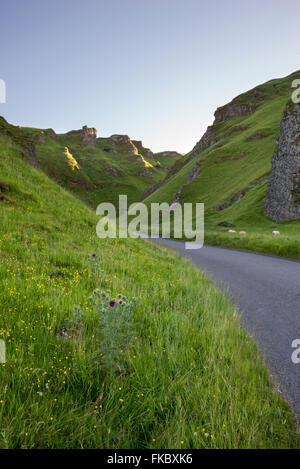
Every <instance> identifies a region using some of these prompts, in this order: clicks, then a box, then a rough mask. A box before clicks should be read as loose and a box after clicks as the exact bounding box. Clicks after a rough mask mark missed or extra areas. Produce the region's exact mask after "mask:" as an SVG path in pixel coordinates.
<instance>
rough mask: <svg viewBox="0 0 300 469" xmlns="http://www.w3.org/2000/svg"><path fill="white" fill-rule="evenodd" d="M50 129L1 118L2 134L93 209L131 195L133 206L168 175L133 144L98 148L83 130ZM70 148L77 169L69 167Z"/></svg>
mask: <svg viewBox="0 0 300 469" xmlns="http://www.w3.org/2000/svg"><path fill="white" fill-rule="evenodd" d="M48 130H49V129H48ZM48 130H41V129H33V128H24V127H22V128H21V127H17V126H13V125H10V124H8V123H7V122H6V121H5V120H4V119H3V118H0V132H2V133H5V134H8V135H10V136H11V137H13V138H14V140H15V142H16V143H18V144H20V145H21V146H22V147H23V149H24V148H25V149H26V148H27V149H28V150H27V156H28V158H29V160H31V162H32V163H33V164H35V165H36V167H38V168H40V169H42V170H43V171H44V172H45V173H46V174H48V175H49V176H50V177H51V178H52V179H54V180H55V181H56V182H58V183H59V184H60V185H62V186H63V187H65V188H66V189H68V190H70V191H72V192H74V193H75V194H76V195H78V196H79V197H80V198H81V199H82V200H83V201H85V202H86V203H88V204H89V205H90V206H91V207H93V208H96V206H97V205H98V204H99V203H101V202H104V201H105V202H112V203H115V204H117V201H118V194H127V196H128V201H129V203H132V202H136V201H138V200H139V198H140V196H141V194H142V193H143V191H144V190H145V188H146V187H147V186H149V185H151V184H153V183H155V182H157V181H158V180H160V179H162V178H163V177H164V175H165V172H166V169H164V168H159V167H156V165H155V163H156V162H155V160H154V159H151V158H147V157H144V156H143V155H142V154H139V153H138V149H137V148H135V147H134V145H132V146H131V144H130V143H128V144H127V143H115V142H113V141H112V140H111V139H110V138H107V139H105V138H98V139H97V143H96V146H95V147H94V146H92V145H86V144H85V143H84V142H83V139H82V135H81V134H80V131H72V132H68V133H67V134H63V135H56V134H54V133H53V134H52V133H50V132H48ZM52 132H53V131H52ZM66 148H67V149H68V153H69V154H70V155H72V157H73V158H74V159H75V162H77V164H78V166H77V167H76V166H75V167H74V168H72V166H71V165H70V164H69V161H68V159H67V157H66V151H65V149H66ZM133 150H135V151H136V153H132V151H133ZM142 150H143V147H142ZM145 150H146V151H147V152H148V151H149V150H148V149H145ZM25 152H26V151H25ZM146 154H147V153H146Z"/></svg>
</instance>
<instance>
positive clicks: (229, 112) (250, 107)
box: [192, 87, 266, 156]
mask: <svg viewBox="0 0 300 469" xmlns="http://www.w3.org/2000/svg"><path fill="white" fill-rule="evenodd" d="M264 99H266V97H265V94H264V91H263V90H262V89H261V88H260V87H258V88H254V89H253V90H251V91H248V92H247V93H244V94H242V95H240V96H237V97H236V98H234V99H233V100H232V101H231V102H230V103H228V104H225V106H221V107H218V108H217V110H216V111H215V113H214V117H215V119H214V122H213V125H210V126H208V127H207V130H206V132H205V133H204V135H203V136H202V138H201V139H200V140H199V142H198V143H197V144H196V145H195V147H194V148H193V152H192V155H193V156H196V155H197V154H198V153H200V152H201V151H203V150H205V149H206V148H208V147H210V146H212V145H214V144H215V143H217V142H219V141H220V140H223V139H224V138H226V137H228V136H229V135H230V133H231V132H232V131H234V128H233V129H232V130H231V131H227V132H226V133H223V134H221V135H220V134H219V135H218V136H217V132H216V131H217V130H218V124H221V123H222V122H225V121H226V120H228V119H231V118H234V117H243V116H248V115H250V114H252V113H253V112H254V111H255V110H256V109H257V108H258V107H259V106H260V104H261V103H262V102H263V100H264ZM238 129H239V127H236V130H238Z"/></svg>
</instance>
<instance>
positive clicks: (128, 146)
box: [108, 134, 139, 155]
mask: <svg viewBox="0 0 300 469" xmlns="http://www.w3.org/2000/svg"><path fill="white" fill-rule="evenodd" d="M108 140H110V141H111V142H112V143H113V144H115V145H124V147H125V148H124V149H125V151H126V153H133V154H134V155H138V153H139V152H138V149H137V148H136V146H135V145H134V144H133V142H132V140H131V139H130V137H129V136H128V135H119V134H115V135H111V136H110V137H109V139H108Z"/></svg>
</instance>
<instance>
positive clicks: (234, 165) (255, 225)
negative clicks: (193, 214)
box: [146, 72, 300, 258]
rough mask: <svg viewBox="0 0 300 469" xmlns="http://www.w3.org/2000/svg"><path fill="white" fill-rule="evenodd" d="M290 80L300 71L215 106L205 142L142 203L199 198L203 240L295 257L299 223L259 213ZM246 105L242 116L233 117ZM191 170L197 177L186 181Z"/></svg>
mask: <svg viewBox="0 0 300 469" xmlns="http://www.w3.org/2000/svg"><path fill="white" fill-rule="evenodd" d="M295 78H300V72H296V73H294V74H293V75H290V76H288V77H286V78H283V79H278V80H272V81H270V82H267V83H265V84H263V85H261V86H258V87H257V88H255V89H253V90H251V91H249V92H247V93H245V94H243V95H241V96H239V97H237V98H235V99H234V100H233V101H232V102H231V103H229V104H228V105H226V106H224V107H223V108H220V110H218V111H219V112H218V111H217V113H216V116H217V118H216V120H215V123H214V125H213V126H212V127H211V128H210V130H209V132H208V133H207V134H206V136H208V137H209V138H208V143H206V145H204V141H203V140H204V139H202V141H200V142H198V144H197V145H196V146H195V148H194V149H193V150H192V152H190V153H189V154H187V155H186V156H185V157H184V159H182V160H181V161H180V162H179V166H178V164H177V166H176V165H174V166H173V167H172V168H171V169H170V171H169V173H168V174H167V177H166V179H165V183H164V184H163V185H162V186H161V187H160V188H158V190H156V191H155V192H154V193H153V194H151V195H150V196H149V197H148V198H147V199H146V202H147V203H151V202H165V201H166V202H170V201H171V200H172V198H173V197H174V195H175V194H176V193H177V198H178V200H180V201H181V202H204V203H205V211H206V230H205V234H206V242H208V243H212V244H224V245H226V246H232V247H240V248H247V249H255V250H260V251H263V252H269V253H273V254H279V255H288V256H291V257H299V258H300V246H299V243H297V238H298V239H299V234H300V221H293V222H286V223H280V224H276V223H274V221H272V220H270V219H268V218H267V217H266V216H265V215H264V213H263V205H264V200H265V196H266V190H267V181H268V176H269V173H270V169H271V157H272V154H273V151H274V146H275V141H276V139H277V138H278V133H279V124H280V120H281V117H282V113H283V110H284V108H285V106H286V103H287V101H288V100H289V99H290V96H291V91H292V88H291V83H292V81H293V79H295ZM247 106H248V111H249V112H248V113H247V115H238V114H239V112H237V111H239V110H240V109H243V107H246V108H247ZM231 109H234V112H235V113H236V115H235V116H232V115H230V112H229V111H230V110H231ZM234 112H231V114H232V113H234ZM193 169H196V177H194V178H192V179H191V180H190V182H188V183H187V181H188V178H189V175H190V174H191V172H192V171H193ZM222 222H233V223H234V229H235V230H236V231H240V230H243V231H247V235H244V236H243V238H242V239H241V237H240V236H234V235H229V234H226V233H225V232H226V231H228V228H227V229H226V227H222V226H220V225H219V224H220V223H222ZM274 229H279V230H280V231H281V232H282V237H281V238H280V240H278V239H276V240H275V239H274V237H272V231H273V230H274Z"/></svg>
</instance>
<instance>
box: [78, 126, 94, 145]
mask: <svg viewBox="0 0 300 469" xmlns="http://www.w3.org/2000/svg"><path fill="white" fill-rule="evenodd" d="M80 133H81V135H82V140H83V143H85V144H86V145H92V146H94V147H95V146H96V140H97V129H95V128H94V127H90V128H89V127H88V126H87V125H84V126H83V127H82V129H81V131H80Z"/></svg>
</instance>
